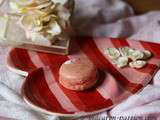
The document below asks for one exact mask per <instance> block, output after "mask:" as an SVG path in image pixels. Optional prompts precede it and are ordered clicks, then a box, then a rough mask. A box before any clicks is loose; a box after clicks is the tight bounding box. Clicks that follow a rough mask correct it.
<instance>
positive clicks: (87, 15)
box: [0, 0, 160, 120]
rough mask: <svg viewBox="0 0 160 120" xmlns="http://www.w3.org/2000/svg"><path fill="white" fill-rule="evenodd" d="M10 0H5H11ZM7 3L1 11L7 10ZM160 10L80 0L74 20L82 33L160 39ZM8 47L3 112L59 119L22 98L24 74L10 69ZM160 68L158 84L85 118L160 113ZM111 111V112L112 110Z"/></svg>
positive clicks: (23, 118)
mask: <svg viewBox="0 0 160 120" xmlns="http://www.w3.org/2000/svg"><path fill="white" fill-rule="evenodd" d="M7 1H8V0H5V2H7ZM6 6H7V5H5V6H3V7H2V8H1V11H3V12H4V11H6V10H7V9H6ZM159 20H160V12H158V11H157V12H150V13H146V14H144V15H140V16H134V15H133V10H132V8H131V7H129V6H128V5H127V4H125V3H123V2H122V1H120V0H108V1H107V0H87V1H86V0H76V10H75V15H74V17H73V23H74V25H76V31H77V32H78V34H79V35H92V36H100V37H102V36H107V37H130V39H134V38H135V39H139V38H140V39H144V40H146V41H148V40H149V41H151V40H153V41H154V42H159V43H160V27H159V23H158V21H159ZM7 51H8V49H7V48H2V47H1V48H0V116H2V117H6V118H12V119H20V120H55V119H59V118H58V117H56V116H48V115H44V114H42V113H39V112H35V111H34V110H31V109H30V108H29V107H28V106H27V105H26V104H25V103H24V101H23V100H22V98H21V95H20V89H21V86H22V83H23V78H22V77H20V76H19V75H17V74H15V73H12V72H10V71H9V70H8V69H7V68H6V65H5V59H6V54H7ZM159 76H160V72H158V74H156V76H155V77H154V82H153V83H154V84H153V85H148V86H147V87H146V88H145V89H144V90H143V91H142V92H140V93H139V94H136V95H134V96H132V97H130V98H129V99H127V100H126V101H125V102H123V103H121V104H119V105H118V106H116V107H115V108H113V109H112V110H111V111H110V113H109V112H107V111H106V112H103V113H101V114H98V115H96V116H91V117H88V118H87V117H86V118H81V119H83V120H89V119H92V120H93V119H94V118H95V119H96V118H97V117H98V118H102V117H106V116H108V115H109V114H110V115H113V116H115V115H116V116H125V115H130V116H132V115H136V116H138V115H141V116H144V115H145V116H149V115H154V116H159V115H160V109H159V108H160V92H159V91H160V87H159V86H158V85H160V84H158V83H160V77H159ZM108 113H109V114H108Z"/></svg>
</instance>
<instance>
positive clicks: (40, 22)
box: [10, 0, 73, 45]
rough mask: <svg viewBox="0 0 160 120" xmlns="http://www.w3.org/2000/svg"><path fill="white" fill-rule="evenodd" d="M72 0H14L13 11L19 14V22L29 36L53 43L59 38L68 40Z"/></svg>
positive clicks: (37, 41)
mask: <svg viewBox="0 0 160 120" xmlns="http://www.w3.org/2000/svg"><path fill="white" fill-rule="evenodd" d="M71 2H73V1H72V0H17V1H15V0H13V1H11V2H10V7H11V9H12V13H15V14H17V15H19V16H20V17H19V19H18V22H17V24H18V25H19V26H20V27H21V28H22V29H23V30H25V33H26V36H27V38H29V39H30V40H31V41H32V42H35V43H39V44H42V45H52V44H53V43H54V42H55V41H56V40H57V39H58V40H68V39H69V38H68V32H69V28H68V27H69V26H70V25H69V19H70V16H71V11H72V9H73V4H71Z"/></svg>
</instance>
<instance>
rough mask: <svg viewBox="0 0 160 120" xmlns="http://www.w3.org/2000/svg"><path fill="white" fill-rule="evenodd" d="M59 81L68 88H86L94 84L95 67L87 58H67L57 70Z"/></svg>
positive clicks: (95, 76)
mask: <svg viewBox="0 0 160 120" xmlns="http://www.w3.org/2000/svg"><path fill="white" fill-rule="evenodd" d="M59 82H60V84H61V85H62V86H64V87H65V88H67V89H70V90H75V91H82V90H86V89H88V88H91V87H92V86H94V85H95V84H96V82H97V68H96V66H95V65H94V64H93V63H92V62H91V61H90V60H89V59H87V58H79V59H74V60H68V61H66V62H64V63H63V64H62V66H61V68H60V70H59Z"/></svg>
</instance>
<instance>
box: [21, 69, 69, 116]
mask: <svg viewBox="0 0 160 120" xmlns="http://www.w3.org/2000/svg"><path fill="white" fill-rule="evenodd" d="M33 76H34V77H33ZM27 80H28V81H27V82H28V84H26V86H25V87H26V88H25V89H24V90H26V92H25V93H26V95H27V97H29V100H31V101H32V102H33V103H34V104H35V105H38V106H40V107H42V108H46V109H47V110H50V111H54V112H60V113H69V112H67V111H66V110H64V109H63V108H62V107H61V105H60V104H59V102H58V101H57V99H56V98H55V97H54V96H53V94H52V92H51V91H50V89H49V88H48V85H47V83H46V81H45V77H44V73H43V70H42V69H38V70H36V71H34V72H32V73H31V74H29V76H28V77H27ZM31 90H32V91H31ZM42 91H43V92H42ZM31 93H34V94H31ZM37 93H38V94H39V95H38V96H37ZM39 96H40V98H41V99H40V98H39ZM36 100H37V101H36ZM44 101H45V104H44Z"/></svg>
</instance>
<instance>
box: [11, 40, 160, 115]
mask: <svg viewBox="0 0 160 120" xmlns="http://www.w3.org/2000/svg"><path fill="white" fill-rule="evenodd" d="M75 41H76V42H74V43H73V45H74V47H72V46H71V48H72V50H71V53H70V55H67V56H62V55H54V54H47V53H39V52H33V51H27V50H24V49H18V48H15V49H12V50H11V51H10V53H9V55H8V58H9V59H8V67H10V68H12V69H11V70H12V71H14V72H15V70H18V71H23V72H25V73H26V75H28V77H27V78H26V79H27V80H26V82H25V83H24V87H23V95H24V99H25V101H26V102H27V103H28V104H29V105H30V106H31V107H33V108H34V109H36V110H40V111H42V112H45V113H48V114H52V115H53V114H54V115H55V114H56V115H61V116H83V115H88V114H93V113H97V112H101V111H104V110H107V109H110V108H112V107H113V106H115V105H116V104H118V103H120V102H122V101H123V100H125V99H126V98H128V97H129V96H131V95H133V94H135V93H137V92H138V91H140V90H141V89H142V88H144V87H145V86H146V85H147V84H148V83H149V82H150V81H151V79H152V77H153V75H154V74H155V72H156V71H157V70H158V69H159V63H160V62H159V61H160V60H159V59H160V51H159V49H160V45H159V44H155V43H149V42H142V41H132V40H123V39H113V38H100V39H92V38H77V39H76V40H75ZM122 46H130V47H132V48H136V49H141V50H143V49H147V50H150V51H151V52H152V53H153V56H152V58H151V59H149V60H148V64H147V65H146V66H145V67H144V68H142V69H133V68H129V67H125V68H123V69H120V68H117V67H116V66H115V65H112V63H111V60H110V59H109V58H108V56H107V55H106V54H105V53H104V50H105V49H106V48H107V47H116V48H118V47H122ZM80 56H86V57H88V59H90V60H91V61H92V62H93V63H94V64H95V65H96V66H97V68H98V69H99V76H100V77H99V80H98V81H99V82H98V83H97V85H96V87H94V88H92V89H89V90H87V91H83V92H74V91H70V90H67V89H65V88H63V87H62V86H61V85H60V84H59V82H58V77H59V75H58V72H59V68H60V66H61V65H62V63H63V62H65V61H66V60H69V59H73V58H78V57H80ZM18 73H19V74H22V73H20V72H18Z"/></svg>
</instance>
